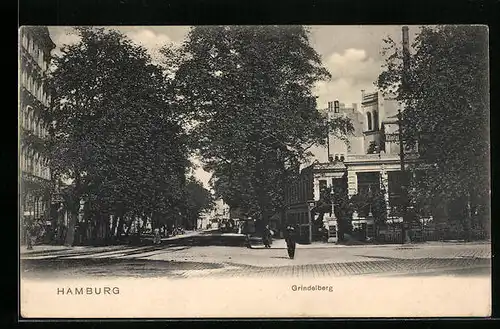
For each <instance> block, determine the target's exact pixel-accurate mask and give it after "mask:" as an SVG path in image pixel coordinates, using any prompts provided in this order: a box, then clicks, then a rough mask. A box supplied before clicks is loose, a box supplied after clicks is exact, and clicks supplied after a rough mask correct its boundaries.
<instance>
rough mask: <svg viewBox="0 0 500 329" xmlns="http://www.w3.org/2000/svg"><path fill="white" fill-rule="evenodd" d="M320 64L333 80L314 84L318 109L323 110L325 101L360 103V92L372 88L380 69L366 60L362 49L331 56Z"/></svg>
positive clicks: (375, 62)
mask: <svg viewBox="0 0 500 329" xmlns="http://www.w3.org/2000/svg"><path fill="white" fill-rule="evenodd" d="M323 64H324V66H325V67H326V68H327V69H328V71H329V72H330V73H331V75H332V79H331V81H328V82H319V83H317V85H316V88H315V93H316V95H317V96H318V106H320V107H326V106H327V103H328V101H332V100H335V99H338V100H339V101H340V102H341V103H346V105H348V104H351V103H359V102H360V100H361V90H362V89H365V90H366V91H367V92H369V91H372V90H374V89H375V86H374V85H373V82H374V81H375V80H376V79H377V77H378V75H379V73H380V67H381V63H380V62H379V61H376V60H375V59H373V58H371V57H369V56H368V55H367V53H366V51H365V50H363V49H356V48H348V49H345V50H344V51H343V52H342V53H338V52H335V53H332V54H331V55H329V56H327V57H326V60H325V61H324V63H323Z"/></svg>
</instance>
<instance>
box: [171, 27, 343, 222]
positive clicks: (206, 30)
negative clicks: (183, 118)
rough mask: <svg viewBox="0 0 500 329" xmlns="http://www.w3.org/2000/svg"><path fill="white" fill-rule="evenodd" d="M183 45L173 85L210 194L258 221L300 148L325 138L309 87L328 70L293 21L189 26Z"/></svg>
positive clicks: (278, 199) (276, 205) (280, 192)
mask: <svg viewBox="0 0 500 329" xmlns="http://www.w3.org/2000/svg"><path fill="white" fill-rule="evenodd" d="M183 51H184V53H185V54H186V56H187V58H186V60H185V61H184V62H183V63H182V65H180V67H179V69H178V71H177V72H176V79H175V80H176V86H177V90H178V93H179V95H181V103H182V106H183V107H184V108H185V109H186V110H187V112H188V113H189V114H190V118H191V120H192V122H193V129H192V136H193V140H196V141H197V142H198V143H197V145H196V148H197V150H198V152H199V155H200V156H201V157H202V159H203V162H204V168H205V169H206V170H208V171H211V172H213V176H212V184H213V187H214V189H215V192H216V197H217V198H218V197H222V198H223V199H224V201H225V202H226V203H227V204H228V205H229V206H230V207H233V208H236V207H238V208H241V209H243V211H244V212H245V213H246V214H247V215H252V216H254V217H255V218H256V219H258V220H264V221H266V220H268V218H270V217H271V216H272V215H273V214H274V213H275V212H277V211H280V210H281V209H283V206H284V199H283V196H284V187H285V185H286V184H287V183H288V182H290V181H291V180H292V179H294V177H296V175H298V170H297V168H298V164H299V163H300V161H301V160H302V159H304V158H305V157H307V155H308V152H307V149H308V148H309V147H310V146H312V145H313V144H315V143H321V142H324V139H325V138H326V134H327V128H328V127H327V123H326V122H325V121H324V120H323V118H322V117H321V116H320V114H319V113H318V111H317V110H316V98H315V96H314V95H313V94H312V87H313V85H314V84H315V83H316V82H317V81H320V80H324V79H328V78H329V73H328V72H327V71H326V69H325V68H323V67H322V65H321V58H320V56H319V55H318V54H317V53H316V51H315V50H314V49H313V48H312V47H311V46H310V44H309V39H308V32H307V30H306V29H305V28H303V27H301V26H289V27H280V26H259V27H257V26H254V27H245V26H211V27H194V28H192V29H191V31H190V33H189V36H188V40H187V41H186V43H185V47H184V49H183ZM330 128H331V131H332V132H334V133H338V135H342V134H343V133H345V132H347V131H348V130H349V128H352V126H350V125H349V123H348V122H347V121H345V120H337V121H335V122H333V123H332V124H331V127H330Z"/></svg>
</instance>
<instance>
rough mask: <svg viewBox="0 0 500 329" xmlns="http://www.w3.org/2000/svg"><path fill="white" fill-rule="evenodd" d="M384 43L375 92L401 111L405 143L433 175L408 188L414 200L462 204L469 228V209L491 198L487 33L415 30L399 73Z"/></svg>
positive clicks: (396, 55) (399, 56) (395, 56)
mask: <svg viewBox="0 0 500 329" xmlns="http://www.w3.org/2000/svg"><path fill="white" fill-rule="evenodd" d="M386 42H387V47H386V55H388V57H387V60H386V67H385V71H384V72H382V74H381V75H380V76H379V79H378V82H377V83H378V86H379V87H380V88H381V89H382V90H384V91H385V92H394V93H396V94H397V97H398V99H399V100H400V101H401V102H402V103H403V104H404V106H405V110H404V112H403V113H404V118H403V125H404V140H405V142H406V143H408V144H410V145H411V144H415V142H418V146H419V153H420V155H421V158H422V160H423V161H424V163H426V164H428V165H431V168H432V170H427V171H426V175H422V176H421V177H420V179H419V182H418V184H415V186H417V187H420V188H418V190H417V193H418V194H419V195H420V197H421V198H422V197H425V198H428V199H432V198H436V197H439V198H440V199H442V200H448V201H451V200H454V199H457V198H461V199H463V204H466V205H467V209H468V210H467V213H468V214H467V215H466V216H465V219H466V220H467V221H468V220H470V218H471V215H470V214H471V213H472V212H473V211H471V208H475V207H476V206H479V205H481V204H482V205H485V204H488V202H489V194H490V192H489V191H490V188H489V185H490V178H489V148H490V146H489V136H488V116H489V100H488V30H487V27H485V26H465V25H460V26H455V25H450V26H437V27H422V28H421V29H420V32H419V34H418V35H417V37H416V39H415V42H414V43H413V48H414V49H415V52H414V53H413V54H408V55H407V58H408V61H407V63H408V65H406V66H405V65H403V64H404V63H403V56H404V54H403V52H402V51H401V50H400V49H399V47H398V46H397V44H396V43H395V42H394V41H393V40H390V39H388V40H386ZM405 67H406V68H407V69H406V70H404V68H405ZM402 78H403V79H402ZM472 210H473V209H472Z"/></svg>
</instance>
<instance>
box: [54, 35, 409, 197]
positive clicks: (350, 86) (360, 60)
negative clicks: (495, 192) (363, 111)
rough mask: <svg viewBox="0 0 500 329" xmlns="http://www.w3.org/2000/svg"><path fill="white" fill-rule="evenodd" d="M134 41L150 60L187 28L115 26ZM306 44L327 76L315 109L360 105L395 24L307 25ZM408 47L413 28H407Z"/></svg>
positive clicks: (66, 38)
mask: <svg viewBox="0 0 500 329" xmlns="http://www.w3.org/2000/svg"><path fill="white" fill-rule="evenodd" d="M111 28H114V29H117V30H119V31H121V32H122V33H124V34H125V35H126V36H128V37H129V38H130V39H131V40H133V41H134V42H136V43H138V44H141V45H143V46H144V47H145V48H147V49H148V50H149V51H150V53H151V55H152V56H153V57H154V56H155V55H157V54H158V52H157V51H158V49H159V48H160V47H161V46H162V45H164V44H168V43H173V44H177V45H180V44H181V43H182V42H183V41H184V39H185V37H186V35H187V33H188V31H189V27H188V26H115V27H111ZM309 28H310V31H311V33H310V41H311V45H312V46H313V48H314V49H315V50H316V51H317V52H318V53H319V54H320V56H321V58H322V61H323V65H324V66H325V67H326V68H327V69H328V71H329V72H330V73H331V75H332V78H331V80H330V81H326V82H320V83H318V84H317V86H316V88H315V90H314V92H315V94H316V95H317V96H318V107H319V108H325V107H326V106H327V103H328V101H333V100H337V99H338V100H339V101H340V102H341V103H345V104H346V105H350V104H352V103H360V101H361V90H363V89H364V90H366V92H372V91H375V85H374V81H375V80H376V79H377V77H378V75H379V73H380V71H381V68H382V64H383V63H384V58H383V56H382V54H381V50H382V48H383V39H384V38H386V37H387V36H390V37H392V38H393V39H394V40H395V41H397V42H399V41H400V40H401V33H402V32H401V28H402V26H399V25H372V26H368V25H347V26H339V25H330V26H320V25H315V26H310V27H309ZM409 30H410V33H409V34H410V44H411V43H412V41H413V39H414V36H415V33H416V32H418V27H417V26H409ZM49 32H50V35H51V38H52V40H53V41H54V43H55V44H56V45H57V48H56V49H55V52H58V48H59V47H61V46H62V45H64V44H71V43H76V42H78V40H79V39H78V36H76V35H75V34H73V33H72V29H71V28H70V27H61V26H57V27H49ZM195 176H196V177H197V178H198V179H200V180H201V181H202V182H203V184H204V185H205V186H207V187H208V181H209V179H210V174H209V173H206V172H204V171H203V170H202V169H201V168H197V169H196V170H195Z"/></svg>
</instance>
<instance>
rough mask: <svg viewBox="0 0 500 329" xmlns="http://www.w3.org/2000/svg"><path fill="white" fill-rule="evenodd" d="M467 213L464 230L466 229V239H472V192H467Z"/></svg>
mask: <svg viewBox="0 0 500 329" xmlns="http://www.w3.org/2000/svg"><path fill="white" fill-rule="evenodd" d="M466 206H467V208H466V209H467V213H466V216H465V223H464V231H465V241H466V242H468V241H470V238H471V236H470V235H471V234H470V233H471V221H472V210H471V194H470V192H468V193H467V205H466Z"/></svg>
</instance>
